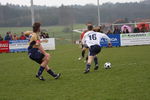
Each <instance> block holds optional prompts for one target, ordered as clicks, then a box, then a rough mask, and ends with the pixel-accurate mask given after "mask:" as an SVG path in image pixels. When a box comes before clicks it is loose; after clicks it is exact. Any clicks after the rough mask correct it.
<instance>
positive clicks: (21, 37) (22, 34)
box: [19, 32, 26, 40]
mask: <svg viewBox="0 0 150 100" xmlns="http://www.w3.org/2000/svg"><path fill="white" fill-rule="evenodd" d="M19 39H20V40H26V37H25V35H24V33H23V32H21V36H20V38H19Z"/></svg>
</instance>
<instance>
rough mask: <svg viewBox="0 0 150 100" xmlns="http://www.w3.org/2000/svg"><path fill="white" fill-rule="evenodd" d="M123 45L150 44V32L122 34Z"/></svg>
mask: <svg viewBox="0 0 150 100" xmlns="http://www.w3.org/2000/svg"><path fill="white" fill-rule="evenodd" d="M120 37H121V46H132V45H147V44H150V33H130V34H121V36H120Z"/></svg>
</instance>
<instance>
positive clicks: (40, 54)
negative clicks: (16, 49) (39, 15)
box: [25, 22, 60, 81]
mask: <svg viewBox="0 0 150 100" xmlns="http://www.w3.org/2000/svg"><path fill="white" fill-rule="evenodd" d="M40 26H41V24H40V23H38V22H35V23H34V25H33V32H32V33H30V34H29V35H30V42H29V47H28V55H29V58H30V59H32V60H33V61H35V62H37V63H39V64H40V67H39V70H38V73H37V74H36V77H37V78H38V79H40V80H43V81H44V80H45V79H44V78H43V76H42V73H43V71H44V69H45V70H46V71H47V72H48V73H49V74H50V75H51V76H53V77H54V78H55V79H58V78H59V77H60V74H56V73H54V72H53V71H52V69H50V68H49V66H48V63H49V60H50V55H49V54H48V53H47V52H46V51H45V50H44V49H43V47H42V45H41V43H40V42H41V41H40V37H39V32H40ZM25 35H26V34H25Z"/></svg>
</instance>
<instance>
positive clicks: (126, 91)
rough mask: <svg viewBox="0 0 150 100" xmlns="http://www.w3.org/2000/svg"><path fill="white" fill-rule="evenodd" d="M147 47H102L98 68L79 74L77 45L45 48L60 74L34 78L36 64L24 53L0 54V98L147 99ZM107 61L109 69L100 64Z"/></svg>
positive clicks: (149, 63) (149, 90) (81, 65)
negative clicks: (41, 79) (57, 76)
mask: <svg viewBox="0 0 150 100" xmlns="http://www.w3.org/2000/svg"><path fill="white" fill-rule="evenodd" d="M149 50H150V46H133V47H118V48H116V47H114V48H103V49H102V52H101V54H99V62H100V63H99V65H100V69H99V70H98V71H94V70H93V65H92V67H91V72H90V73H89V74H83V71H84V68H85V63H84V60H81V61H78V60H77V59H78V57H79V56H80V53H81V50H80V48H79V46H78V45H59V46H57V47H56V50H55V51H49V53H50V54H51V56H52V58H51V61H50V63H49V66H52V69H54V70H55V71H56V72H61V73H62V77H61V78H60V79H58V80H54V79H53V78H52V77H51V76H49V75H48V74H47V73H46V72H44V73H43V76H44V77H45V78H46V81H44V82H43V81H40V80H38V79H36V78H35V74H36V72H37V70H38V68H39V67H38V64H36V63H35V62H33V61H31V60H30V59H29V58H28V56H27V54H26V53H4V54H0V100H150V95H149V94H150V51H149ZM106 61H109V62H111V63H112V69H110V70H106V69H104V68H103V64H104V63H105V62H106Z"/></svg>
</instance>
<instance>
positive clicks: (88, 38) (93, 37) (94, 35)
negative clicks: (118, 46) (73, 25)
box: [82, 31, 110, 47]
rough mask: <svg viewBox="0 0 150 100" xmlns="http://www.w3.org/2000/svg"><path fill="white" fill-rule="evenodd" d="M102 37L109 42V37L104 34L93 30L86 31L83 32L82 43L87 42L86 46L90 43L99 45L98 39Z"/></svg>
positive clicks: (90, 44)
mask: <svg viewBox="0 0 150 100" xmlns="http://www.w3.org/2000/svg"><path fill="white" fill-rule="evenodd" d="M102 38H105V39H107V40H108V43H110V38H109V37H108V36H107V35H106V34H103V33H99V32H94V31H88V32H86V33H85V34H84V37H83V39H82V43H83V44H87V45H88V47H90V46H92V45H100V41H101V39H102Z"/></svg>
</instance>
